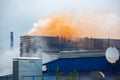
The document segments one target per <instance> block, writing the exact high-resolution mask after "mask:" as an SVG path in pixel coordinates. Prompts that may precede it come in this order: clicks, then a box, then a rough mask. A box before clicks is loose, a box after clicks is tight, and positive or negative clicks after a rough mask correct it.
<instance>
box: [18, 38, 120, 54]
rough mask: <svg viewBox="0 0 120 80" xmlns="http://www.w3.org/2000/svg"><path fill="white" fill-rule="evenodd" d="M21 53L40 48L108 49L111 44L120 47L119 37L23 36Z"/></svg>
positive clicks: (30, 52) (67, 49)
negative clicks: (67, 37) (69, 37)
mask: <svg viewBox="0 0 120 80" xmlns="http://www.w3.org/2000/svg"><path fill="white" fill-rule="evenodd" d="M20 39H21V42H20V54H21V56H26V55H27V54H28V55H30V54H34V53H36V52H37V51H38V50H41V51H42V52H46V53H59V52H60V51H72V50H106V49H107V48H108V47H109V46H114V47H116V48H117V49H120V45H119V44H120V40H119V39H98V38H87V37H85V38H77V39H75V40H71V39H65V38H59V37H58V36H56V37H51V36H21V37H20Z"/></svg>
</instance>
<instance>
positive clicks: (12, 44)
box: [10, 32, 14, 49]
mask: <svg viewBox="0 0 120 80" xmlns="http://www.w3.org/2000/svg"><path fill="white" fill-rule="evenodd" d="M13 42H14V37H13V32H10V48H11V49H12V48H13V46H14V43H13Z"/></svg>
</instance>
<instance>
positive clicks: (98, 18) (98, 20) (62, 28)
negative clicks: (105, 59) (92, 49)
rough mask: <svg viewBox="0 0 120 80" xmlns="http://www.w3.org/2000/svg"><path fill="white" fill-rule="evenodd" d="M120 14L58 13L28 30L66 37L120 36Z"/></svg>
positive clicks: (92, 12) (38, 33)
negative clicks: (80, 14)
mask: <svg viewBox="0 0 120 80" xmlns="http://www.w3.org/2000/svg"><path fill="white" fill-rule="evenodd" d="M119 27H120V16H119V15H117V14H115V13H107V12H97V13H96V12H94V11H89V12H87V13H85V14H84V15H82V16H79V15H69V14H58V15H52V16H49V17H46V18H43V19H40V20H39V21H38V22H36V23H34V27H33V28H32V29H31V30H30V31H29V32H28V34H29V35H34V36H59V37H66V38H74V37H94V38H120V36H119V34H120V28H119Z"/></svg>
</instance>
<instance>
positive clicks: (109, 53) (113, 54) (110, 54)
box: [105, 47, 119, 64]
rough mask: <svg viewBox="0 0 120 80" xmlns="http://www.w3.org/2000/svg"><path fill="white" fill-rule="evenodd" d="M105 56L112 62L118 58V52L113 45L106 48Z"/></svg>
mask: <svg viewBox="0 0 120 80" xmlns="http://www.w3.org/2000/svg"><path fill="white" fill-rule="evenodd" d="M105 56H106V59H107V61H108V62H109V63H112V64H113V63H116V61H117V60H119V52H118V50H117V48H115V47H109V48H107V50H106V54H105Z"/></svg>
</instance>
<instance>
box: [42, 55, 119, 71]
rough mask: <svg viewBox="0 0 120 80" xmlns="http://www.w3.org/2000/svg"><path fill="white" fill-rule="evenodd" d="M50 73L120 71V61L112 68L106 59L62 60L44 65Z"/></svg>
mask: <svg viewBox="0 0 120 80" xmlns="http://www.w3.org/2000/svg"><path fill="white" fill-rule="evenodd" d="M44 65H46V66H47V68H48V71H50V72H52V71H55V70H56V69H57V68H59V70H61V71H73V70H77V71H93V70H94V71H111V70H113V71H115V70H116V71H120V61H118V63H116V64H114V66H112V65H111V64H110V63H109V62H108V61H107V60H106V58H105V57H84V58H60V59H57V60H55V61H52V62H49V63H46V64H44Z"/></svg>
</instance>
